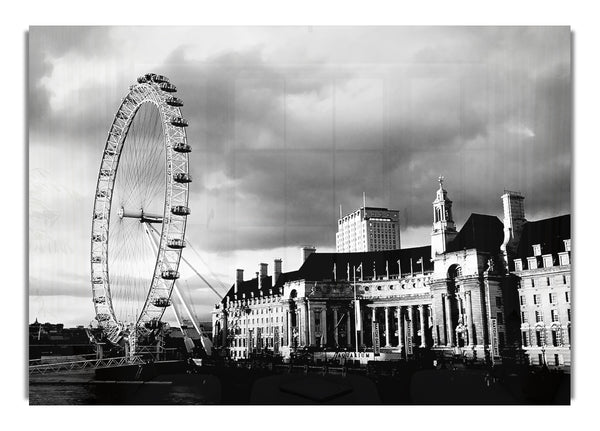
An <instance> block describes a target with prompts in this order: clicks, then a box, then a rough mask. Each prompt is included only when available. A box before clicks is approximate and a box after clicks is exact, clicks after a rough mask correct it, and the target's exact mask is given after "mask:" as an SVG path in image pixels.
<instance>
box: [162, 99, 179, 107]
mask: <svg viewBox="0 0 600 431" xmlns="http://www.w3.org/2000/svg"><path fill="white" fill-rule="evenodd" d="M165 102H167V105H169V106H177V107H181V106H183V100H181V99H179V98H177V97H168V98H167V100H165Z"/></svg>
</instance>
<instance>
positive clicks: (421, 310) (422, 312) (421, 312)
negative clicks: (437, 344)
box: [419, 304, 426, 347]
mask: <svg viewBox="0 0 600 431" xmlns="http://www.w3.org/2000/svg"><path fill="white" fill-rule="evenodd" d="M419 319H420V320H421V346H420V347H426V344H425V306H424V305H423V304H421V305H419Z"/></svg>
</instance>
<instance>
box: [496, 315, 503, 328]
mask: <svg viewBox="0 0 600 431" xmlns="http://www.w3.org/2000/svg"><path fill="white" fill-rule="evenodd" d="M496 318H497V319H498V325H504V316H503V315H502V313H500V312H498V313H496Z"/></svg>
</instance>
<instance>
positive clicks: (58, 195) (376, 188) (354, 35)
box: [29, 27, 572, 324]
mask: <svg viewBox="0 0 600 431" xmlns="http://www.w3.org/2000/svg"><path fill="white" fill-rule="evenodd" d="M570 42H571V41H570V32H569V29H568V28H567V27H546V28H531V27H514V28H513V27H490V28H482V27H404V28H402V27H400V28H399V27H337V28H318V27H312V28H310V27H230V28H228V27H207V28H187V27H177V28H152V27H113V28H83V27H76V28H61V27H54V28H40V27H37V28H33V29H32V30H31V31H30V34H29V92H30V93H29V94H30V98H29V127H30V131H29V132H30V134H29V137H30V147H29V148H30V159H29V164H30V318H31V319H34V318H35V317H36V316H37V317H39V318H40V319H41V320H51V321H62V322H65V323H67V324H76V323H81V324H85V323H87V322H89V321H90V320H91V319H92V317H93V307H92V304H91V295H90V286H89V263H88V260H89V257H88V254H89V253H88V252H89V234H90V226H91V212H92V204H93V193H94V187H95V182H96V175H97V169H98V165H99V162H100V156H101V152H102V148H103V145H104V142H105V139H106V135H107V131H108V128H109V126H110V123H111V121H112V118H113V115H114V113H115V111H116V109H117V107H118V105H119V103H120V100H121V98H122V97H124V95H125V94H126V92H127V89H128V86H129V85H130V84H132V83H134V81H135V79H136V78H137V76H139V75H141V74H143V73H145V72H148V71H153V72H156V73H161V74H164V75H166V76H168V77H169V78H170V79H171V81H172V82H173V83H174V84H175V85H177V87H178V90H179V95H180V97H181V98H183V100H184V101H185V107H184V108H183V112H184V115H185V117H186V118H187V119H189V121H190V127H189V128H188V139H189V142H190V143H191V144H192V145H193V147H194V152H193V153H192V155H191V174H192V176H193V178H194V183H193V184H192V188H191V190H192V194H191V200H190V206H191V208H192V216H191V217H190V218H189V223H190V224H189V231H188V238H190V240H191V241H192V243H193V244H194V246H195V247H196V248H197V249H198V250H200V251H201V253H202V256H203V260H204V261H205V262H206V263H207V264H208V266H209V267H210V269H211V270H212V272H213V273H214V275H211V274H207V275H209V276H210V278H217V279H219V280H221V282H222V283H223V284H224V285H229V284H230V283H231V282H232V280H233V276H234V271H235V268H236V267H240V268H244V269H246V273H247V274H250V275H252V274H254V272H255V271H256V270H257V269H256V268H257V267H258V263H259V262H263V261H264V262H268V263H272V261H273V258H277V257H281V258H283V259H284V270H294V269H296V268H297V266H298V265H299V264H300V259H299V256H300V253H299V252H298V247H299V246H301V245H302V244H314V245H316V246H317V248H318V249H320V250H328V251H331V250H332V249H333V248H334V247H335V229H336V224H335V222H336V217H337V216H338V213H339V205H340V204H341V205H342V206H343V209H344V211H345V212H347V211H351V210H352V209H355V208H357V207H358V206H360V205H361V203H362V193H363V191H364V192H366V194H367V203H368V204H369V205H381V206H388V207H392V208H395V209H399V210H400V211H401V223H402V229H403V230H402V233H401V236H402V243H403V245H404V246H413V245H424V244H427V243H428V241H429V229H430V226H431V202H432V200H433V199H434V195H435V189H436V185H437V183H436V180H437V177H438V175H440V174H442V175H444V176H445V177H446V183H445V184H446V189H447V190H448V192H449V196H450V198H451V199H452V200H453V201H454V210H455V221H456V222H457V224H458V226H459V228H460V226H461V225H462V223H464V221H465V220H466V218H467V217H468V216H469V214H470V213H471V212H478V213H487V214H495V215H500V214H501V203H500V195H501V194H502V191H503V189H504V188H507V189H511V190H519V191H521V192H523V193H524V194H525V197H526V200H525V204H526V216H527V217H528V218H529V219H531V220H534V219H536V218H542V217H547V216H552V215H557V214H563V213H568V212H570V187H571V182H570V181H571V180H570V171H571V156H572V149H571V64H570V55H571V53H570ZM186 256H187V254H186ZM192 258H193V256H190V259H192ZM197 264H198V266H199V269H200V270H201V271H203V272H204V273H207V272H208V269H207V267H206V265H204V263H202V262H199V261H198V262H197ZM269 270H270V271H271V270H272V268H269ZM186 277H187V278H188V281H187V283H188V287H189V288H190V290H191V296H192V300H193V302H194V303H195V304H196V305H197V310H198V313H199V314H200V315H201V317H203V318H204V317H206V316H207V312H208V310H209V309H210V307H211V306H212V304H213V303H214V302H215V301H216V299H217V298H216V296H215V295H214V294H212V293H211V292H210V291H209V290H208V289H206V288H205V287H204V286H203V285H202V283H201V282H199V281H197V280H196V279H195V278H193V277H192V274H189V275H186Z"/></svg>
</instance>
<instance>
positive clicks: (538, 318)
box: [521, 308, 571, 323]
mask: <svg viewBox="0 0 600 431" xmlns="http://www.w3.org/2000/svg"><path fill="white" fill-rule="evenodd" d="M550 320H551V321H552V322H558V321H560V318H559V314H558V310H550ZM567 320H568V321H569V322H570V321H571V309H570V308H567ZM521 322H522V323H528V322H529V318H528V317H527V313H526V312H525V311H521ZM535 322H536V323H543V322H544V313H543V312H542V311H541V310H535Z"/></svg>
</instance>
